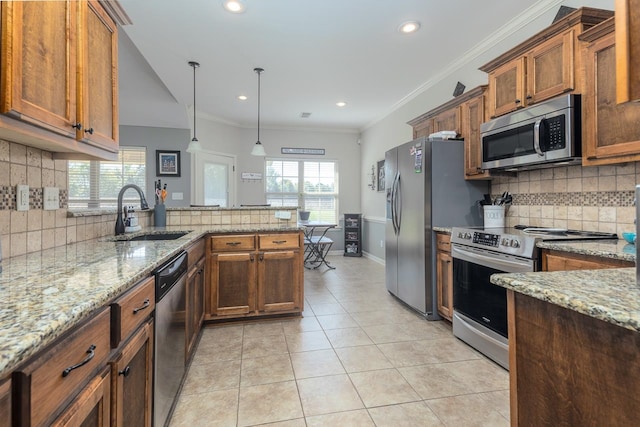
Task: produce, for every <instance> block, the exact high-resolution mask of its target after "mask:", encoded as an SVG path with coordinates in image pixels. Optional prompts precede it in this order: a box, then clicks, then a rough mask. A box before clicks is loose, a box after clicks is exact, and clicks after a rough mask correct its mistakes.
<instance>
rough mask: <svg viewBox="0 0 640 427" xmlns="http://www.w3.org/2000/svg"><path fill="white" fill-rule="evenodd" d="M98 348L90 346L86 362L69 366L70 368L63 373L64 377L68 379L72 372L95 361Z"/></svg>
mask: <svg viewBox="0 0 640 427" xmlns="http://www.w3.org/2000/svg"><path fill="white" fill-rule="evenodd" d="M95 350H96V346H95V345H94V344H91V345H90V346H89V348H88V349H87V354H88V356H87V357H85V358H84V360H83V361H82V362H80V363H78V364H76V365H72V366H69V367H68V368H66V369H65V370H64V371H62V377H66V376H67V375H69V374H70V373H71V371H73V370H74V369H77V368H79V367H81V366H84V365H86V364H87V363H89V362H90V361H91V359H93V357H94V356H95V355H96V351H95Z"/></svg>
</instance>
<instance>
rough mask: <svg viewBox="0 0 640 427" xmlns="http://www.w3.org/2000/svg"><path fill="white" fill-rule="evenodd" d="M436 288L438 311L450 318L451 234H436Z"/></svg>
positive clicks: (451, 301) (451, 285)
mask: <svg viewBox="0 0 640 427" xmlns="http://www.w3.org/2000/svg"><path fill="white" fill-rule="evenodd" d="M436 242H437V243H436V246H437V252H436V290H437V294H438V295H437V302H438V313H440V315H441V316H442V317H444V318H445V319H448V320H451V317H452V315H453V260H452V258H451V236H449V235H447V234H442V233H438V234H437V235H436Z"/></svg>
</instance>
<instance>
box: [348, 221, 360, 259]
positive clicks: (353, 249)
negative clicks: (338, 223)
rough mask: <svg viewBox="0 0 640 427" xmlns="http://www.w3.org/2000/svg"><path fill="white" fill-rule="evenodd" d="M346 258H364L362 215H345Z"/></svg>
mask: <svg viewBox="0 0 640 427" xmlns="http://www.w3.org/2000/svg"><path fill="white" fill-rule="evenodd" d="M344 256H362V214H344Z"/></svg>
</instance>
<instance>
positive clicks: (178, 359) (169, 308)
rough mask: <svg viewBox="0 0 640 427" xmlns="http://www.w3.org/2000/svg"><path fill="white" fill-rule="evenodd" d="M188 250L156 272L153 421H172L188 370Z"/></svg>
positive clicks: (156, 424)
mask: <svg viewBox="0 0 640 427" xmlns="http://www.w3.org/2000/svg"><path fill="white" fill-rule="evenodd" d="M186 271H187V253H186V252H182V253H180V254H179V255H177V256H176V257H174V258H173V259H172V260H171V261H169V262H168V263H166V264H165V265H164V266H162V267H160V268H159V269H158V270H156V272H155V278H156V330H155V351H154V354H155V359H154V360H155V364H154V386H153V402H154V408H153V420H154V422H153V424H154V426H156V427H162V426H165V425H167V424H168V422H169V419H168V418H169V414H170V413H171V409H172V407H173V406H174V404H175V401H176V395H177V394H178V390H179V389H180V384H181V381H182V377H183V376H184V372H185V340H186V336H185V292H186V288H185V283H186Z"/></svg>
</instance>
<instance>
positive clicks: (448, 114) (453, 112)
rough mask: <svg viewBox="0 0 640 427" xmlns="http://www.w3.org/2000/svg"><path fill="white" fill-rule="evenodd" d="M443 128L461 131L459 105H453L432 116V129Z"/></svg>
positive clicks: (436, 130)
mask: <svg viewBox="0 0 640 427" xmlns="http://www.w3.org/2000/svg"><path fill="white" fill-rule="evenodd" d="M443 130H453V131H456V132H457V133H461V131H460V107H454V108H451V109H449V110H447V111H443V112H442V113H440V114H438V115H437V116H435V117H434V118H433V131H434V132H440V131H443ZM427 136H428V135H427Z"/></svg>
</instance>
